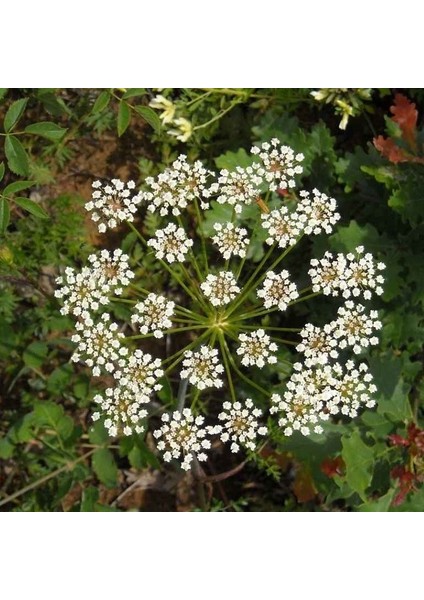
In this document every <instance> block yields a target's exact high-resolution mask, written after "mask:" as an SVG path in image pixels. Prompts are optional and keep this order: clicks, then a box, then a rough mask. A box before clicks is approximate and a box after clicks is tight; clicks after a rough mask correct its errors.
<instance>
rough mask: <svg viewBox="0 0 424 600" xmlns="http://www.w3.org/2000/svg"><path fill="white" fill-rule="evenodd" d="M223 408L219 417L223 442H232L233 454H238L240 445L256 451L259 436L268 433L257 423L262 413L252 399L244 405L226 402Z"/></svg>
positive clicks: (248, 399)
mask: <svg viewBox="0 0 424 600" xmlns="http://www.w3.org/2000/svg"><path fill="white" fill-rule="evenodd" d="M222 408H223V409H224V410H223V411H222V412H221V413H219V415H218V419H219V420H220V421H221V422H222V426H221V431H222V433H221V436H220V437H221V441H223V442H231V452H238V451H239V450H240V445H241V446H244V447H246V448H248V449H249V450H254V449H255V448H256V438H257V436H258V435H266V434H267V431H268V430H267V428H266V427H264V426H261V425H259V423H258V421H257V419H258V417H260V416H261V415H262V411H261V410H260V409H259V408H256V407H255V405H254V404H253V402H252V400H251V399H250V398H247V400H246V401H245V403H244V405H243V404H242V403H241V402H234V404H231V402H224V404H223V405H222ZM215 431H217V429H216V428H215Z"/></svg>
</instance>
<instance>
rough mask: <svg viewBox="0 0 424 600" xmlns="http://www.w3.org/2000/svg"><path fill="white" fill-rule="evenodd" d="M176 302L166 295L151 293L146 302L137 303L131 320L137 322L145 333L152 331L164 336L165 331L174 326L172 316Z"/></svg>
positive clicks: (157, 335)
mask: <svg viewBox="0 0 424 600" xmlns="http://www.w3.org/2000/svg"><path fill="white" fill-rule="evenodd" d="M174 307H175V302H172V301H170V300H167V299H166V298H165V297H164V296H158V295H157V294H153V293H151V294H149V295H148V296H147V298H146V299H145V300H144V302H139V303H138V304H136V305H135V307H134V309H135V311H136V313H135V314H133V315H132V317H131V322H132V323H136V324H137V325H138V326H139V328H140V333H142V334H143V335H145V334H147V333H149V332H152V333H153V335H154V336H155V337H156V338H162V337H163V331H164V330H165V329H170V328H171V327H172V321H171V319H170V317H172V315H173V314H174Z"/></svg>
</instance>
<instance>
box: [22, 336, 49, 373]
mask: <svg viewBox="0 0 424 600" xmlns="http://www.w3.org/2000/svg"><path fill="white" fill-rule="evenodd" d="M48 350H49V349H48V347H47V344H45V343H44V342H32V344H30V345H29V346H28V347H27V349H26V350H25V352H24V353H23V356H22V358H23V360H24V363H25V364H26V366H27V367H30V368H32V369H39V368H40V367H41V365H42V364H43V362H44V360H45V358H46V356H47V352H48Z"/></svg>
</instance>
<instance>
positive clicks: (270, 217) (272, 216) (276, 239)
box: [262, 206, 304, 248]
mask: <svg viewBox="0 0 424 600" xmlns="http://www.w3.org/2000/svg"><path fill="white" fill-rule="evenodd" d="M262 227H263V228H264V229H267V230H268V237H267V239H266V240H265V241H266V243H267V244H268V245H269V246H272V244H278V246H279V247H280V248H286V247H287V246H294V245H295V244H296V242H297V240H298V238H299V235H300V234H301V233H302V231H303V228H304V222H303V221H302V220H301V219H300V216H299V213H297V212H296V211H292V212H289V209H288V208H287V206H282V207H281V208H279V209H275V210H272V211H271V212H270V213H268V214H262Z"/></svg>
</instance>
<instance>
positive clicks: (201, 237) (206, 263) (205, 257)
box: [194, 198, 209, 273]
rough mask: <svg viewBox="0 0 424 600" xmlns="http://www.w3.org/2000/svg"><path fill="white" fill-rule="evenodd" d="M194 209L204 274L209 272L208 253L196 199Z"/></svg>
mask: <svg viewBox="0 0 424 600" xmlns="http://www.w3.org/2000/svg"><path fill="white" fill-rule="evenodd" d="M194 209H195V211H196V219H197V229H198V231H199V236H200V242H201V244H202V254H203V260H204V263H205V265H204V266H205V273H208V272H209V265H208V253H207V251H206V242H205V236H204V234H203V231H202V216H201V214H200V207H199V203H198V201H197V198H195V199H194Z"/></svg>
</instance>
